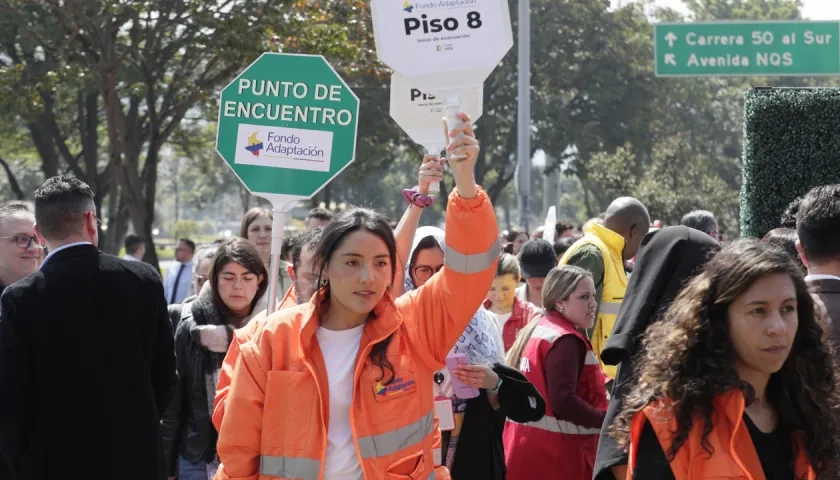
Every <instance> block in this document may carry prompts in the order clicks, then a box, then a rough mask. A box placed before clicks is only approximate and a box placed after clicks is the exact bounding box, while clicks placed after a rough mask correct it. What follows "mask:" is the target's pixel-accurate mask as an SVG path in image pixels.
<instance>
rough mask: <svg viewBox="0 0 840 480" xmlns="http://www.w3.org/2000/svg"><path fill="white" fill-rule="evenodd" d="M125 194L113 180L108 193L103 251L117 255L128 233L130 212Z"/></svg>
mask: <svg viewBox="0 0 840 480" xmlns="http://www.w3.org/2000/svg"><path fill="white" fill-rule="evenodd" d="M126 210H127V207H126V202H125V196H124V195H123V194H122V192H120V190H119V187H118V186H117V183H116V182H112V185H111V188H110V191H109V193H108V230H107V231H106V232H105V245H104V246H100V248H101V249H102V251H104V252H106V253H110V254H111V255H117V254H118V253H119V251H120V248H122V241H123V239H124V238H125V235H126V233H128V213H127V211H126Z"/></svg>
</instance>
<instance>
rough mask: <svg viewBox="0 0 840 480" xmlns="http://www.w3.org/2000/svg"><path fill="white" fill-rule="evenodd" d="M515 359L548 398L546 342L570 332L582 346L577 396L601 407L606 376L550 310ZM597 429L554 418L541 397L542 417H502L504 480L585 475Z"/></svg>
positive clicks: (591, 354) (589, 469) (575, 479)
mask: <svg viewBox="0 0 840 480" xmlns="http://www.w3.org/2000/svg"><path fill="white" fill-rule="evenodd" d="M539 322H540V323H539V325H538V326H537V328H536V329H535V330H534V333H533V334H532V335H531V338H530V339H529V340H528V343H527V344H526V345H525V349H524V350H523V351H522V357H521V359H520V361H519V370H520V371H521V372H522V373H523V374H524V375H525V377H526V378H527V379H528V381H530V382H531V383H533V384H534V386H535V387H537V390H539V392H540V393H541V394H542V396H543V398H545V399H546V400H548V389H547V388H546V383H545V370H544V368H545V367H544V361H543V359H545V356H546V354H548V351H549V349H550V348H551V346H552V345H553V344H554V342H556V341H557V340H558V339H559V338H560V337H562V336H564V335H574V336H576V337H578V338H580V339H581V340H583V342H584V343H585V344H586V357H585V364H584V366H583V371H582V372H581V374H580V377H579V378H578V384H577V395H578V396H579V397H580V398H582V399H583V400H585V401H586V402H588V403H589V404H590V405H592V406H593V407H595V408H598V409H601V410H606V409H607V390H606V387H605V386H604V383H605V382H606V375H604V372H603V371H602V370H601V366H600V365H599V363H598V359H597V357H596V356H595V353H594V352H593V351H592V345H590V343H589V341H588V340H587V339H586V338H585V337H584V336H583V335H581V334H580V333H579V332H578V331H577V329H576V328H575V326H574V325H573V324H572V323H571V322H570V321H569V320H567V319H566V318H565V317H563V316H561V315H559V314H558V313H556V312H553V311H550V312H548V313H546V315H544V316H543V317H542V319H541V320H540V321H539ZM599 433H600V428H585V427H581V426H578V425H575V424H573V423H571V422H567V421H565V420H559V419H557V417H555V415H554V412H552V410H551V406H550V405H549V402H548V401H546V405H545V416H544V417H543V418H542V420H539V421H537V422H530V423H524V424H523V423H516V422H514V421H512V420H508V421H507V424H506V425H505V432H504V436H503V438H504V444H505V462H506V464H507V479H508V480H540V479H546V480H555V479H557V478H564V479H569V480H578V479H587V480H588V479H590V478H592V471H593V468H594V465H595V453H596V451H597V450H598V436H599Z"/></svg>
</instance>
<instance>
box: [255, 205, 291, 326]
mask: <svg viewBox="0 0 840 480" xmlns="http://www.w3.org/2000/svg"><path fill="white" fill-rule="evenodd" d="M264 198H265V199H266V200H268V201H270V202H271V206H272V217H273V219H272V222H271V261H270V263H269V267H268V290H267V292H266V293H267V296H266V298H267V299H268V302H267V304H266V309H267V311H266V315H271V314H272V313H274V312H275V311H276V310H277V303H278V300H279V299H278V298H277V293H278V292H277V282H278V280H279V279H280V262H281V261H282V260H283V258H282V257H281V256H280V253H281V252H282V250H283V236H284V233H285V228H286V216H287V215H288V213H289V212H290V211H291V209H292V208H294V206H295V204H296V203H297V202H298V199H294V200H291V199H289V198H288V197H286V196H284V195H265V196H264ZM285 293H286V292H283V294H285ZM255 313H256V312H255Z"/></svg>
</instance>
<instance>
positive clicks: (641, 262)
mask: <svg viewBox="0 0 840 480" xmlns="http://www.w3.org/2000/svg"><path fill="white" fill-rule="evenodd" d="M719 249H720V244H719V243H718V242H717V241H716V240H714V239H713V238H712V237H710V236H709V235H707V234H705V233H703V232H701V231H699V230H695V229H693V228H689V227H684V226H680V227H665V228H662V229H660V230H655V231H653V232H650V233H648V234H647V235H646V236H645V238H644V239H642V246H641V248H640V249H639V255H638V257H637V258H636V265H635V268H634V270H633V275H631V276H630V281H629V283H628V285H627V293H625V295H624V302H622V304H621V309H620V310H619V312H618V318H617V319H616V322H615V326H614V327H613V332H612V335H611V336H610V339H609V341H607V345H606V346H605V347H604V350H603V351H602V352H601V359H602V360H603V361H604V363H605V364H607V365H619V369H618V374H617V375H616V378H615V384H614V385H613V390H612V397H611V398H610V404H609V407H608V408H607V416H606V418H605V419H604V425H603V427H602V428H601V436H600V439H599V441H598V453H597V455H596V457H595V479H596V480H623V479H624V478H625V477H624V476H623V475H620V476H618V477H616V476H615V474H614V471H618V470H621V469H626V466H627V461H628V457H627V452H625V451H624V450H622V449H620V448H619V447H618V444H617V443H616V441H615V439H614V438H613V437H612V435H611V433H610V428H611V427H612V423H613V421H614V420H615V418H616V417H617V416H618V414H619V413H620V412H621V407H622V402H623V400H624V398H625V397H626V396H627V394H628V393H629V392H630V390H631V389H632V386H633V384H634V380H635V377H636V375H635V373H634V372H633V362H632V360H633V358H635V357H636V356H637V355H638V354H639V353H640V346H641V341H642V338H643V337H644V333H645V330H647V328H648V327H649V326H650V325H651V324H653V323H654V322H656V321H657V320H659V318H660V316H661V315H662V314H664V313H665V311H666V310H667V309H668V307H669V306H670V305H671V302H672V301H673V300H674V298H676V296H677V294H678V293H679V292H680V290H681V289H682V288H683V286H685V284H686V283H688V281H689V280H690V279H691V278H693V277H694V276H695V275H697V274H698V273H700V272H701V271H702V268H703V266H704V265H705V264H706V261H707V260H708V259H709V258H710V257H711V255H712V254H713V253H714V252H716V251H718V250H719Z"/></svg>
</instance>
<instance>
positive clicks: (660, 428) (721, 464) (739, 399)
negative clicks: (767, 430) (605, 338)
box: [627, 390, 817, 480]
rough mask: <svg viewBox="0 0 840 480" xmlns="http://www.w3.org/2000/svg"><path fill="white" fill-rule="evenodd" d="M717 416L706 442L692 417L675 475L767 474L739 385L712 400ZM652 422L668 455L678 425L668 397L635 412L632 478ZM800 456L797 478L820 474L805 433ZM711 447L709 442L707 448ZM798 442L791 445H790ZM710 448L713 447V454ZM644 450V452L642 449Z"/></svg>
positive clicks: (808, 478)
mask: <svg viewBox="0 0 840 480" xmlns="http://www.w3.org/2000/svg"><path fill="white" fill-rule="evenodd" d="M713 402H714V406H715V412H714V414H713V415H712V418H714V419H716V421H717V422H716V424H715V425H713V429H712V432H711V433H710V434H709V436H708V442H709V444H708V446H704V444H703V430H704V424H703V422H701V421H698V422H694V424H693V425H692V426H691V430H690V431H689V433H688V438H687V439H686V441H685V443H683V445H682V446H681V447H680V449H679V450H678V451H677V454H676V456H675V457H674V459H673V460H671V461H670V465H671V470H672V471H673V472H674V478H675V479H676V480H687V479H693V478H728V479H732V480H737V479H744V480H747V479H749V480H753V479H764V478H765V476H764V470H763V468H762V467H761V461H760V460H759V458H758V454H757V453H756V450H755V446H754V445H753V441H752V437H750V432H749V430H747V426H746V425H745V424H744V407H745V401H744V395H743V393H741V391H740V390H730V391H728V392H726V393H724V394H722V395H718V396H717V397H715V399H714V400H713ZM646 421H647V422H650V424H651V426H652V427H653V430H654V431H655V432H656V437H657V438H658V439H659V444H660V445H661V446H662V449H663V450H664V451H665V454H666V455H669V454H670V451H671V444H672V440H673V437H674V434H675V432H676V431H677V421H676V415H674V411H673V408H672V407H671V406H670V402H669V401H657V402H654V403H652V404H650V405H648V406H647V407H645V409H644V410H642V411H641V412H639V413H637V414H636V416H635V417H633V424H632V426H631V431H630V438H631V443H630V452H629V453H630V458H629V464H628V468H627V480H632V478H633V469H634V468H635V466H636V458H637V456H638V455H639V453H640V452H639V451H638V445H639V440H640V438H641V436H642V430H643V429H644V426H645V422H646ZM794 442H796V444H797V445H796V449H795V451H796V452H797V457H796V461H795V463H794V472H795V473H796V478H800V479H803V480H816V478H817V476H816V474H815V473H814V470H813V469H812V468H811V465H810V463H809V462H808V458H807V455H806V453H805V449H804V448H803V446H802V442H801V439H800V438H799V437H798V436H796V435H795V436H794ZM706 447H711V448H706ZM793 447H794V446H793V445H791V448H793ZM709 452H712V453H711V455H709ZM642 454H644V452H642Z"/></svg>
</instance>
